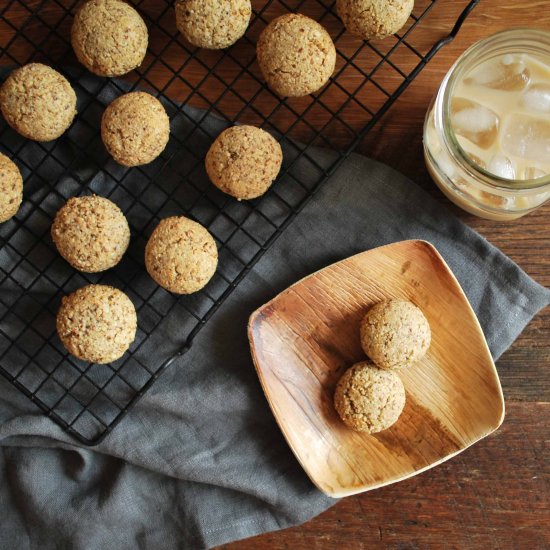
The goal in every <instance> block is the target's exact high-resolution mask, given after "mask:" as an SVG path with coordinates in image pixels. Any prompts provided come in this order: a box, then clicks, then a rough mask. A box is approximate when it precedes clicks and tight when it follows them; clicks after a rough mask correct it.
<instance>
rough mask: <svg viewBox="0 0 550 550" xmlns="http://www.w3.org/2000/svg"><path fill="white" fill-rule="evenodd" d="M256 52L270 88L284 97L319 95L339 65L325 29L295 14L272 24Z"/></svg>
mask: <svg viewBox="0 0 550 550" xmlns="http://www.w3.org/2000/svg"><path fill="white" fill-rule="evenodd" d="M256 52H257V56H258V64H259V66H260V70H261V71H262V74H263V76H264V78H265V80H266V81H267V84H268V86H269V87H270V88H271V89H272V90H273V91H274V92H275V93H277V94H278V95H280V96H283V97H285V96H289V97H300V96H305V95H308V94H311V93H313V92H316V91H317V90H319V89H320V88H322V87H323V86H324V85H325V84H326V83H327V82H328V80H329V78H330V77H331V75H332V73H333V72H334V67H335V65H336V49H335V47H334V44H333V42H332V39H331V38H330V36H329V34H328V32H327V31H326V30H325V29H324V27H322V26H321V25H320V24H319V23H317V22H316V21H314V20H313V19H310V18H309V17H306V16H305V15H300V14H294V13H290V14H287V15H282V16H280V17H277V18H276V19H274V20H273V21H271V23H269V25H268V26H267V27H266V28H265V29H264V30H263V32H262V34H261V36H260V39H259V40H258V45H257V48H256Z"/></svg>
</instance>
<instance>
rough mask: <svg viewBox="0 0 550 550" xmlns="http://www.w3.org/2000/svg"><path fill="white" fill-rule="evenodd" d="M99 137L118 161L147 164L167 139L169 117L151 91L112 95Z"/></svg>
mask: <svg viewBox="0 0 550 550" xmlns="http://www.w3.org/2000/svg"><path fill="white" fill-rule="evenodd" d="M101 138H102V139H103V143H104V144H105V147H106V148H107V151H109V153H110V154H111V156H112V157H113V158H114V159H115V160H116V161H117V162H118V163H119V164H122V165H123V166H139V165H141V164H148V163H149V162H152V161H153V160H155V159H156V158H157V157H158V156H159V155H160V154H161V153H162V152H163V151H164V149H165V147H166V145H167V143H168V139H169V138H170V119H169V118H168V115H167V114H166V111H165V110H164V107H163V106H162V103H161V102H160V101H159V100H158V99H156V98H154V97H153V96H152V95H151V94H147V93H145V92H131V93H129V94H124V95H122V96H120V97H119V98H117V99H115V100H114V101H113V102H112V103H111V104H110V105H109V106H108V107H107V109H105V112H104V113H103V117H102V119H101Z"/></svg>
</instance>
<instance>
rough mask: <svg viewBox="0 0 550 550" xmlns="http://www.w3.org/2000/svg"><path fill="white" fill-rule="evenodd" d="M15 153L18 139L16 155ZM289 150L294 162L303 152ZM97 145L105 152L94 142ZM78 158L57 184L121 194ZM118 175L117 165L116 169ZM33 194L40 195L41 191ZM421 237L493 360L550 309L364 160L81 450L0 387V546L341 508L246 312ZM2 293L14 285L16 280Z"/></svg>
mask: <svg viewBox="0 0 550 550" xmlns="http://www.w3.org/2000/svg"><path fill="white" fill-rule="evenodd" d="M96 85H97V89H95V88H94V86H96ZM86 86H87V89H88V92H89V93H90V95H93V94H99V98H100V99H101V101H102V102H104V103H108V101H109V100H110V99H111V98H112V97H113V95H116V94H117V93H118V88H113V86H112V85H109V86H107V87H102V86H100V85H98V84H97V81H96V80H95V79H89V82H88V83H87V84H86ZM168 107H170V106H168ZM185 112H186V114H187V117H186V119H185V120H183V119H182V118H181V116H180V115H176V114H175V113H174V112H172V113H171V114H172V132H173V134H174V133H175V134H177V135H179V137H181V138H185V137H188V135H187V133H186V132H188V131H189V124H188V121H189V119H190V118H192V119H195V120H197V119H198V118H201V117H202V116H203V115H202V113H201V112H199V111H195V110H193V109H189V108H186V109H185ZM92 124H97V119H96V120H95V121H92ZM201 127H203V128H207V129H208V131H209V133H211V134H213V135H215V133H216V132H218V131H219V130H220V128H221V127H223V123H221V122H220V121H219V120H217V119H215V118H212V117H209V118H208V119H204V120H203V121H202V123H201ZM71 132H73V133H75V134H76V135H77V136H80V135H81V134H80V132H82V135H83V133H84V129H83V128H82V127H81V125H80V123H77V124H76V125H75V126H74V127H73V128H72V129H71ZM7 135H8V136H9V139H13V140H14V142H15V141H17V140H18V138H17V137H16V136H15V135H13V134H7ZM82 139H84V138H82ZM208 144H209V140H208V139H207V137H204V136H203V137H202V141H201V139H200V138H199V137H197V138H196V146H197V152H198V154H203V153H204V149H205V148H206V147H207V146H208ZM2 145H3V146H7V145H8V144H7V142H4V141H3V143H2ZM13 146H15V145H14V144H13V143H11V142H10V143H9V147H8V149H9V148H11V147H13ZM31 147H32V145H29V148H28V152H29V156H28V161H29V163H30V164H31V165H32V163H33V161H34V160H36V159H35V158H34V157H33V154H34V153H33V150H32V149H30V148H31ZM288 147H289V149H287V151H286V154H287V158H288V157H289V156H291V155H292V154H293V151H294V150H293V148H291V147H290V145H289V146H288ZM89 151H90V154H91V155H93V154H95V153H94V149H93V146H91V147H90V149H89ZM60 154H62V151H61V153H60ZM98 154H100V153H98ZM101 154H103V153H101ZM312 154H313V155H314V156H315V160H316V161H317V162H318V163H320V164H321V165H325V166H326V165H328V164H329V163H330V162H331V161H332V160H333V158H334V154H333V153H328V152H322V151H315V152H314V153H312ZM80 160H81V161H82V162H76V163H75V166H74V173H73V174H65V175H62V176H61V179H60V181H59V182H58V183H57V184H56V185H57V188H58V189H60V190H62V191H63V193H73V194H77V193H79V192H81V191H82V189H81V188H80V187H79V185H78V183H79V182H81V181H84V180H86V179H87V178H90V177H92V180H91V183H90V186H89V187H90V188H92V189H93V190H94V191H95V192H98V193H107V192H108V191H112V189H111V187H112V181H111V180H110V178H109V176H108V173H106V172H100V173H98V174H95V175H94V174H93V173H92V172H93V169H92V168H91V167H90V166H89V165H87V164H86V163H85V159H80ZM174 162H178V163H181V164H184V163H186V162H189V160H188V159H186V158H184V157H182V158H176V159H175V161H174ZM109 170H111V171H116V170H119V168H117V167H116V166H114V165H112V164H110V165H109ZM120 170H122V169H120ZM311 170H312V165H311V164H310V163H308V162H305V161H304V162H299V163H298V164H297V165H296V168H295V170H294V177H295V178H298V179H299V180H300V181H304V182H307V181H308V180H311V179H312V176H311ZM111 173H113V172H111ZM121 173H122V172H121ZM75 174H77V176H78V177H76V176H75ZM203 177H204V176H203ZM52 181H53V177H52ZM166 184H167V185H168V184H169V182H166ZM130 185H131V183H130ZM205 185H208V183H207V181H205ZM277 185H278V186H280V187H281V188H282V187H283V186H285V185H288V186H289V187H290V185H291V183H290V181H288V182H287V181H281V182H279V183H278V184H277ZM42 187H43V186H42ZM29 192H30V193H32V194H33V198H34V194H35V193H36V197H39V196H41V195H40V192H41V190H40V189H39V188H36V189H35V188H33V187H30V190H29ZM42 192H43V190H42ZM121 200H122V199H121ZM266 205H267V206H269V199H268V201H267V202H266ZM52 208H53V206H52ZM143 216H145V214H143ZM140 221H141V222H142V223H143V222H144V220H140V219H139V218H138V217H137V218H136V219H134V220H133V222H134V223H135V224H137V223H139V222H140ZM412 238H419V239H425V240H428V241H430V242H431V243H433V244H434V245H435V246H436V247H437V248H438V250H439V251H440V252H441V254H442V255H443V256H444V258H445V259H446V261H447V262H448V263H449V265H450V266H451V268H452V269H453V271H454V273H455V274H456V276H457V278H458V279H459V281H460V283H461V284H462V286H463V288H464V290H465V292H466V294H467V295H468V298H469V300H470V302H471V304H472V306H473V308H474V309H475V310H476V312H477V314H478V316H479V319H480V322H481V325H482V327H483V329H484V331H485V335H486V337H487V340H488V342H489V346H490V348H491V351H492V353H493V356H494V357H495V358H497V357H498V356H499V355H500V354H501V353H502V352H503V351H504V350H505V349H506V348H507V347H508V346H510V344H511V343H512V342H513V341H514V339H515V338H516V337H517V336H518V334H519V333H520V332H521V331H522V330H523V328H524V327H525V325H526V324H527V323H528V322H529V320H530V319H531V318H532V317H533V315H535V314H536V313H537V311H539V310H540V309H541V308H542V307H544V306H545V305H547V304H548V303H549V302H550V293H549V292H548V291H547V290H545V289H544V288H542V287H541V286H539V285H538V284H537V283H535V282H534V281H533V280H531V279H530V278H529V277H528V276H527V275H526V274H525V273H524V272H523V271H521V269H520V268H519V267H518V266H516V265H515V264H514V263H513V262H512V261H511V260H509V259H508V258H507V257H505V256H504V255H503V254H502V253H501V252H499V251H498V250H497V249H496V248H494V247H493V246H491V245H490V244H489V243H488V242H487V241H485V240H484V239H483V238H482V237H481V236H479V235H478V234H476V233H475V232H473V231H472V230H470V229H469V228H468V227H466V226H465V225H464V224H462V223H461V222H460V221H458V220H457V219H456V218H454V217H453V216H452V215H451V214H450V213H449V212H447V211H445V209H444V208H442V207H441V205H439V204H437V203H436V202H435V201H434V200H433V199H432V198H431V197H429V196H428V195H427V194H426V193H425V192H424V191H422V190H421V189H420V188H419V187H417V186H416V185H415V184H414V183H412V182H411V181H410V180H408V179H407V178H405V177H404V176H402V175H400V174H398V173H397V172H395V171H394V170H392V169H391V168H389V167H387V166H384V165H381V164H379V163H376V162H374V161H371V160H369V159H366V158H364V157H361V156H358V155H354V156H352V157H351V158H349V159H348V160H347V161H346V162H345V163H344V165H343V166H342V167H341V168H340V169H339V170H338V172H337V173H336V174H334V176H333V177H332V178H331V179H330V181H328V182H326V184H325V185H324V187H323V188H322V189H321V191H320V192H319V193H318V194H317V195H316V197H315V198H314V199H313V200H312V202H310V203H309V205H308V206H307V207H306V208H305V209H304V211H303V212H302V213H301V214H300V215H299V217H298V218H297V219H296V220H295V221H294V222H293V223H292V225H290V227H289V228H288V229H287V230H286V232H285V233H283V235H282V236H281V237H280V238H279V240H278V241H277V242H276V243H275V245H274V246H273V247H272V248H271V249H270V250H269V252H268V253H267V254H266V255H265V256H264V257H263V258H262V259H261V260H260V262H259V263H258V264H257V265H256V266H255V268H254V269H253V270H252V271H251V272H250V273H249V274H248V275H247V277H246V278H245V279H244V280H243V281H242V283H241V284H240V286H239V287H238V288H237V290H236V291H235V292H234V293H233V295H232V296H231V297H230V298H229V299H228V300H227V301H226V302H225V304H224V305H223V306H222V307H221V308H220V309H219V310H218V311H217V313H216V314H215V315H214V316H213V317H212V318H211V319H210V321H209V322H208V324H207V325H206V327H205V328H204V329H203V330H202V331H201V332H200V333H199V335H198V337H197V338H196V339H195V341H194V344H193V346H192V348H191V350H190V351H189V352H188V353H187V354H186V355H185V356H183V357H182V358H181V359H178V360H177V361H176V362H175V363H174V364H173V365H172V366H171V367H170V368H169V369H168V370H167V371H166V372H165V373H164V374H163V376H162V377H161V378H160V379H159V380H158V381H157V382H156V384H155V385H154V386H153V388H152V389H151V390H150V391H149V393H147V394H146V396H145V397H144V398H143V399H142V400H141V401H140V402H139V403H138V404H137V406H136V407H135V408H134V409H133V410H132V411H131V413H130V414H129V415H128V416H127V417H126V418H125V419H124V420H123V421H122V423H121V424H120V425H119V426H118V427H117V428H116V429H115V430H114V432H113V433H112V434H110V435H109V436H108V437H107V438H106V439H105V440H104V441H103V442H102V443H101V444H100V445H99V446H98V447H95V448H93V449H87V448H83V447H81V446H79V445H76V444H75V443H74V441H73V440H72V439H71V438H70V437H68V436H67V435H65V433H64V432H63V431H62V430H61V429H60V428H58V427H57V425H55V424H54V423H53V422H51V421H50V420H48V419H47V418H45V417H43V416H42V415H41V414H40V413H39V412H38V410H37V409H36V408H35V407H34V406H33V405H32V404H31V403H30V402H29V401H28V400H27V399H26V398H25V397H24V396H22V395H20V394H19V393H18V392H17V391H16V390H15V389H14V388H12V387H11V386H10V385H9V384H7V383H6V382H5V381H4V380H3V379H2V380H0V517H1V518H2V520H1V522H0V547H1V548H3V549H6V550H9V549H12V548H14V549H15V548H18V549H19V548H38V547H40V548H41V549H45V550H47V549H50V548H52V549H53V548H55V549H59V548H71V549H73V548H75V549H86V550H90V549H91V550H95V549H98V550H99V549H103V548H106V547H111V548H117V549H120V550H124V549H134V548H154V547H158V548H162V549H163V550H165V549H166V550H170V549H172V548H174V549H176V548H186V549H187V548H202V547H212V546H215V545H219V544H222V543H225V542H228V541H232V540H237V539H240V538H245V537H250V536H252V535H255V534H258V533H262V532H265V531H270V530H276V529H281V528H284V527H287V526H291V525H295V524H299V523H301V522H304V521H307V520H308V519H310V518H311V517H313V516H315V515H316V514H318V513H320V512H322V511H323V510H325V509H326V508H328V507H329V506H330V505H331V504H333V503H334V501H333V500H332V499H330V498H328V497H326V496H324V495H322V494H321V493H320V492H319V491H317V490H316V489H315V488H314V487H313V485H312V484H311V483H310V482H309V480H308V478H307V477H306V475H305V474H304V473H303V471H302V470H301V468H300V466H299V464H298V463H297V461H296V460H295V459H294V457H293V455H292V453H291V451H290V449H289V448H288V446H287V445H286V443H285V441H284V439H283V437H282V435H281V433H280V431H279V429H278V428H277V426H276V424H275V421H274V419H273V417H272V415H271V413H270V410H269V408H268V405H267V402H266V400H265V398H264V396H263V394H262V390H261V388H260V385H259V383H258V380H257V377H256V374H255V370H254V367H253V365H252V362H251V358H250V353H249V349H248V342H247V334H246V324H247V319H248V316H249V315H250V313H251V312H252V311H253V310H254V309H255V308H257V307H259V306H260V305H262V304H263V303H264V302H265V301H267V300H269V299H270V298H272V297H273V296H274V295H275V294H276V293H278V292H280V291H281V290H283V289H284V288H286V287H287V286H288V285H289V284H291V283H293V282H294V281H296V280H297V279H299V278H301V277H303V276H305V275H306V274H308V273H310V272H312V271H315V270H317V269H319V268H321V267H323V266H326V265H328V264H330V263H332V262H334V261H337V260H340V259H342V258H345V257H347V256H349V255H351V254H355V253H357V252H360V251H363V250H366V249H369V248H372V247H375V246H379V245H382V244H386V243H390V242H394V241H399V240H403V239H412ZM0 260H1V261H2V262H4V261H6V262H9V261H10V258H9V257H7V256H6V257H0ZM0 265H3V264H0ZM0 273H1V272H0ZM144 280H146V275H144ZM31 291H32V290H31ZM3 292H4V293H6V294H7V293H9V292H10V289H9V288H7V287H6V285H4V284H2V285H0V293H3ZM2 296H4V295H3V294H2ZM4 297H5V296H4ZM140 322H141V320H140ZM4 328H5V327H4ZM180 331H181V325H180V319H179V318H178V315H177V314H176V315H170V316H168V317H167V318H166V319H165V321H164V322H163V323H162V324H161V326H160V327H159V329H158V331H157V335H156V340H155V339H154V341H153V342H151V343H150V345H149V346H146V350H145V351H144V360H146V359H148V358H150V357H153V358H154V360H155V361H157V360H160V359H162V357H163V356H164V355H169V354H170V353H171V352H172V351H174V349H175V348H176V346H177V344H178V334H179V333H180ZM159 346H162V347H159ZM3 366H4V365H3ZM423 475H430V473H429V472H428V473H425V474H423Z"/></svg>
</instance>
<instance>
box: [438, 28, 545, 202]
mask: <svg viewBox="0 0 550 550" xmlns="http://www.w3.org/2000/svg"><path fill="white" fill-rule="evenodd" d="M511 38H512V39H516V40H517V41H516V43H515V44H510V43H509V41H510V39H511ZM527 43H530V44H531V46H532V47H533V48H536V49H539V51H540V53H543V52H544V53H546V54H547V55H549V56H550V31H547V30H544V29H536V28H523V27H517V28H513V29H506V30H503V31H500V32H497V33H496V34H493V35H491V36H488V37H487V38H484V39H482V40H480V41H478V42H476V43H475V44H473V45H472V46H470V47H469V48H468V49H467V50H465V51H464V52H463V53H462V55H460V57H459V58H458V59H457V60H456V61H455V63H454V64H453V66H452V67H451V68H450V69H449V71H448V73H447V76H446V77H445V79H444V81H443V83H442V85H441V91H442V93H441V94H438V96H439V98H438V102H440V105H439V109H441V114H442V116H441V120H442V121H443V123H442V129H443V138H444V140H445V143H446V146H447V147H448V149H449V152H450V153H451V155H452V156H453V158H454V160H455V161H456V162H458V163H459V164H460V165H462V167H463V168H465V169H467V170H469V171H471V172H473V173H474V174H475V175H476V177H478V178H479V179H480V180H481V181H482V182H483V183H484V184H485V185H488V186H489V187H493V188H497V189H501V190H506V191H510V190H516V191H520V190H532V189H540V188H541V187H545V186H550V174H547V175H546V176H542V177H540V178H535V179H524V180H520V179H507V178H503V177H500V176H498V175H496V174H492V173H491V172H488V171H487V170H484V169H483V168H481V167H480V166H478V165H477V164H476V163H475V162H474V161H473V160H472V159H471V158H470V156H469V155H468V154H467V153H466V151H465V150H464V149H463V148H462V146H461V145H460V143H459V141H458V139H457V137H456V134H455V132H454V129H453V127H452V124H450V110H451V100H452V91H453V89H454V86H455V84H456V83H457V82H458V81H459V79H460V78H461V77H462V76H463V73H464V72H465V71H466V69H469V68H471V67H470V65H468V62H469V61H473V62H474V63H476V64H479V63H481V62H482V61H483V60H480V59H479V57H480V55H482V54H485V53H491V52H492V53H494V54H495V55H497V52H498V51H499V50H504V49H507V50H508V53H510V51H509V50H510V49H514V48H517V47H519V46H521V45H522V44H523V45H525V44H527ZM541 46H545V48H543V47H541ZM500 53H503V52H502V51H501V52H500ZM522 53H524V51H522ZM436 111H437V109H436ZM444 121H448V122H447V123H446V124H445V123H444Z"/></svg>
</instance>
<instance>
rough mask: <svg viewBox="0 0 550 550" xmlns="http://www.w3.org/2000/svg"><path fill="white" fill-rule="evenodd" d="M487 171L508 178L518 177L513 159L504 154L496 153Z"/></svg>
mask: <svg viewBox="0 0 550 550" xmlns="http://www.w3.org/2000/svg"><path fill="white" fill-rule="evenodd" d="M487 171H488V172H490V173H491V174H494V175H495V176H499V177H501V178H505V179H508V180H513V179H516V171H515V170H514V166H513V164H512V161H511V160H510V159H509V158H508V157H505V156H504V155H498V154H497V155H494V156H493V158H492V159H491V160H490V161H489V165H488V166H487Z"/></svg>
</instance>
